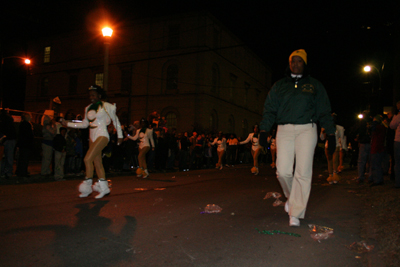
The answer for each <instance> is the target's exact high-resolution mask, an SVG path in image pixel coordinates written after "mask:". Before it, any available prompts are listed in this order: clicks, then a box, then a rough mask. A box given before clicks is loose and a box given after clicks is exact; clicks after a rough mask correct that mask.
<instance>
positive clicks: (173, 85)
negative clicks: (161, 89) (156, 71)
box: [166, 64, 179, 91]
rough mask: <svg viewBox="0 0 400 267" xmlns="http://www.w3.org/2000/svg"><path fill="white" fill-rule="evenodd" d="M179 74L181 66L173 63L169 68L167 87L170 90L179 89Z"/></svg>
mask: <svg viewBox="0 0 400 267" xmlns="http://www.w3.org/2000/svg"><path fill="white" fill-rule="evenodd" d="M178 74H179V68H178V65H176V64H172V65H169V66H168V68H167V85H166V89H167V91H168V90H178Z"/></svg>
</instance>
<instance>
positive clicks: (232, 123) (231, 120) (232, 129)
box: [228, 115, 235, 133]
mask: <svg viewBox="0 0 400 267" xmlns="http://www.w3.org/2000/svg"><path fill="white" fill-rule="evenodd" d="M228 127H229V129H228V131H229V133H235V119H234V118H233V115H231V116H230V117H229V120H228Z"/></svg>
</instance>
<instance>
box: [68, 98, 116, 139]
mask: <svg viewBox="0 0 400 267" xmlns="http://www.w3.org/2000/svg"><path fill="white" fill-rule="evenodd" d="M89 107H90V105H89V106H87V107H86V108H85V118H84V119H83V120H82V122H68V127H70V128H80V129H83V128H87V127H89V128H90V131H89V138H90V140H91V141H92V142H94V141H96V139H97V138H98V137H100V136H104V137H107V139H110V136H109V134H108V131H107V126H108V125H109V124H110V123H111V121H113V124H114V127H115V128H116V129H117V135H118V138H123V136H122V130H121V124H120V122H119V120H118V117H117V116H116V114H115V110H116V106H115V105H113V104H110V103H108V102H103V106H101V105H99V108H98V110H97V112H96V110H89V111H88V109H89ZM106 110H107V112H108V114H107V112H106Z"/></svg>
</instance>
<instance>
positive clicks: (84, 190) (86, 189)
mask: <svg viewBox="0 0 400 267" xmlns="http://www.w3.org/2000/svg"><path fill="white" fill-rule="evenodd" d="M92 183H93V179H91V178H90V179H85V180H83V181H82V183H81V184H80V185H79V192H81V194H80V195H79V197H87V196H88V195H90V194H91V193H92V192H93V190H92Z"/></svg>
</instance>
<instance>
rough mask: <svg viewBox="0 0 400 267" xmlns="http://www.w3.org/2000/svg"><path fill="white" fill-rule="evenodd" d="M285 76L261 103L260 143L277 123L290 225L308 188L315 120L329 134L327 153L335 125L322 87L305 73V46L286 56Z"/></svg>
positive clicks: (302, 209) (302, 210)
mask: <svg viewBox="0 0 400 267" xmlns="http://www.w3.org/2000/svg"><path fill="white" fill-rule="evenodd" d="M286 74H287V76H286V77H285V78H283V79H281V80H279V81H278V82H276V83H275V84H274V86H273V87H272V88H271V90H270V91H269V93H268V96H267V99H266V100H265V103H264V111H263V117H262V121H261V124H260V129H261V133H260V140H259V141H260V145H261V146H263V147H266V146H267V145H268V135H269V134H268V132H269V131H270V130H271V128H272V126H273V125H274V124H275V123H276V124H277V125H278V130H277V133H276V148H277V154H278V157H277V161H276V169H277V170H276V174H277V178H278V180H279V182H280V184H281V187H282V189H283V193H284V194H285V196H286V198H287V201H286V203H285V211H286V212H288V214H289V225H290V226H300V220H299V219H303V218H304V216H305V212H306V208H307V203H308V198H309V195H310V191H311V179H312V169H313V167H312V166H313V159H314V151H315V147H316V144H317V140H318V133H317V124H316V123H317V122H319V123H320V124H321V127H323V128H325V131H326V133H327V135H328V141H329V142H328V144H329V149H328V150H329V153H330V154H333V152H334V151H335V149H336V143H335V141H336V140H335V131H336V127H335V124H334V122H333V118H332V116H331V107H330V102H329V98H328V95H327V93H326V91H325V88H324V86H323V85H322V84H321V82H319V81H318V80H316V79H314V78H313V77H311V76H310V75H309V74H308V65H307V53H306V51H305V50H304V49H299V50H296V51H294V52H293V53H291V54H290V56H289V68H288V69H287V73H286Z"/></svg>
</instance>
